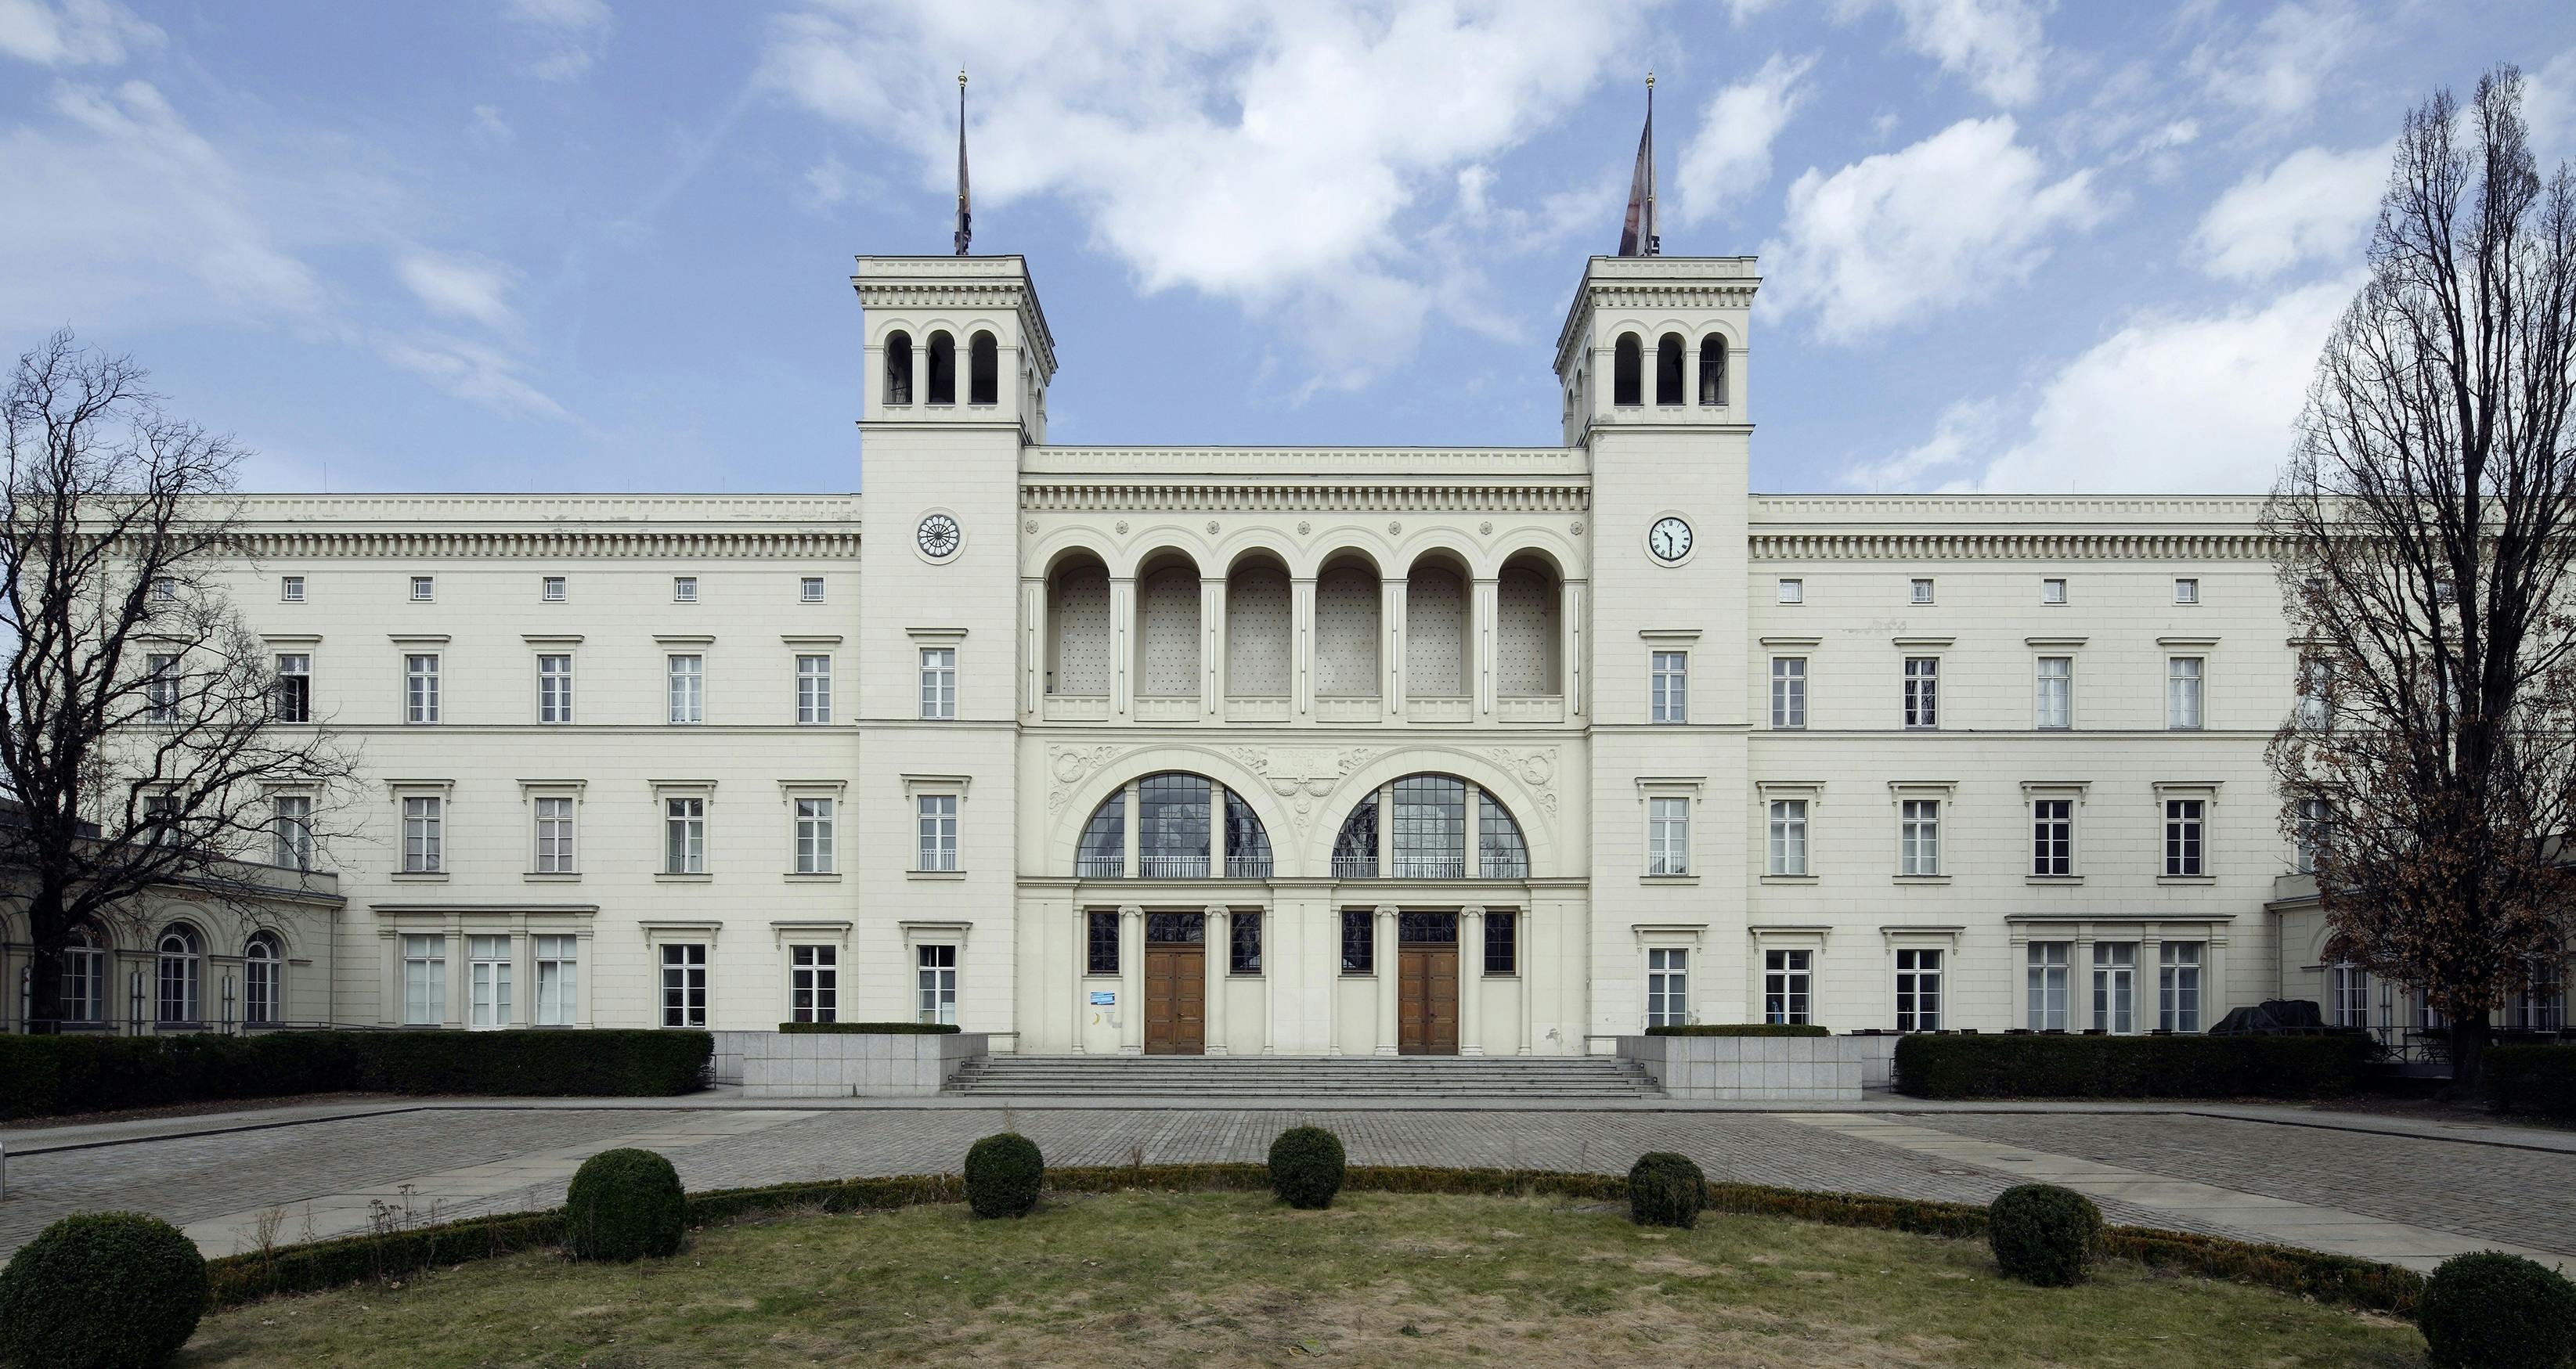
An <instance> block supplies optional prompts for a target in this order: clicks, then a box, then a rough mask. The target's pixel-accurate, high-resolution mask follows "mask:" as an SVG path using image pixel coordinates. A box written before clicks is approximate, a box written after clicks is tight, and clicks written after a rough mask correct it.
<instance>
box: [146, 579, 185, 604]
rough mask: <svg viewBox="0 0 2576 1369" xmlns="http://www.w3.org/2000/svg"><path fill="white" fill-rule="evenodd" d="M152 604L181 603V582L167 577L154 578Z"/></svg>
mask: <svg viewBox="0 0 2576 1369" xmlns="http://www.w3.org/2000/svg"><path fill="white" fill-rule="evenodd" d="M152 602H154V603H156V604H175V603H177V602H179V582H178V581H177V580H176V579H173V578H172V577H170V576H167V575H156V576H154V577H152Z"/></svg>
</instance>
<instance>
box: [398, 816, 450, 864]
mask: <svg viewBox="0 0 2576 1369" xmlns="http://www.w3.org/2000/svg"><path fill="white" fill-rule="evenodd" d="M446 806H447V801H446V800H444V799H438V798H409V799H404V800H403V805H402V808H403V866H402V868H403V872H404V873H405V874H413V875H434V874H437V873H438V872H440V871H441V870H444V869H446V868H447V855H446V850H445V847H446V831H445V828H446V823H447V814H446V812H445V809H446Z"/></svg>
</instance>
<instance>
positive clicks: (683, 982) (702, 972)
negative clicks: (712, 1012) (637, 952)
mask: <svg viewBox="0 0 2576 1369" xmlns="http://www.w3.org/2000/svg"><path fill="white" fill-rule="evenodd" d="M706 1024H707V948H706V944H705V943H704V942H696V941H691V942H672V943H668V944H666V945H664V946H663V947H662V1025H663V1026H666V1027H703V1026H705V1025H706Z"/></svg>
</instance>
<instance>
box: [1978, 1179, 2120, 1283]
mask: <svg viewBox="0 0 2576 1369" xmlns="http://www.w3.org/2000/svg"><path fill="white" fill-rule="evenodd" d="M1986 1239H1987V1240H1989V1241H1991V1242H1993V1244H1994V1248H1995V1263H1996V1264H1998V1265H2000V1266H2002V1267H2003V1271H2004V1273H2005V1274H2006V1275H2007V1276H2009V1277H2011V1278H2016V1279H2019V1280H2021V1281H2022V1282H2023V1283H2034V1284H2038V1285H2039V1286H2041V1287H2043V1288H2063V1287H2067V1286H2069V1285H2072V1284H2079V1283H2082V1282H2084V1280H2085V1279H2086V1278H2088V1277H2090V1276H2091V1274H2092V1272H2093V1262H2094V1260H2095V1259H2096V1258H2098V1257H2099V1255H2100V1253H2101V1249H2102V1209H2100V1208H2098V1207H2095V1206H2094V1205H2093V1200H2092V1199H2090V1198H2087V1197H2085V1196H2084V1195H2083V1194H2081V1193H2077V1192H2075V1191H2074V1190H2073V1189H2066V1188H2059V1187H2057V1186H2056V1185H2055V1184H2021V1185H2018V1186H2016V1187H2013V1188H2008V1189H2005V1190H2004V1191H2003V1192H2002V1193H2001V1194H1999V1195H1997V1196H1996V1198H1995V1201H1994V1203H1993V1204H1992V1205H1991V1206H1989V1207H1988V1208H1987V1209H1986Z"/></svg>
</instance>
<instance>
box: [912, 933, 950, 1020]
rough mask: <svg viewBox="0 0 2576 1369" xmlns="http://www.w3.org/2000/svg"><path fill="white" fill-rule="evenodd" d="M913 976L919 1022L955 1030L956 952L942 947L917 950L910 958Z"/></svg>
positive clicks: (942, 945)
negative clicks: (911, 958)
mask: <svg viewBox="0 0 2576 1369" xmlns="http://www.w3.org/2000/svg"><path fill="white" fill-rule="evenodd" d="M913 974H914V980H913V986H914V988H915V989H916V990H917V991H918V1004H919V1011H920V1020H921V1021H923V1022H926V1023H932V1024H936V1025H939V1026H947V1027H953V1026H956V1025H957V948H956V947H955V946H952V945H947V944H944V943H943V944H940V945H936V946H923V947H920V948H919V949H918V950H917V951H916V952H915V953H914V956H913Z"/></svg>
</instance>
